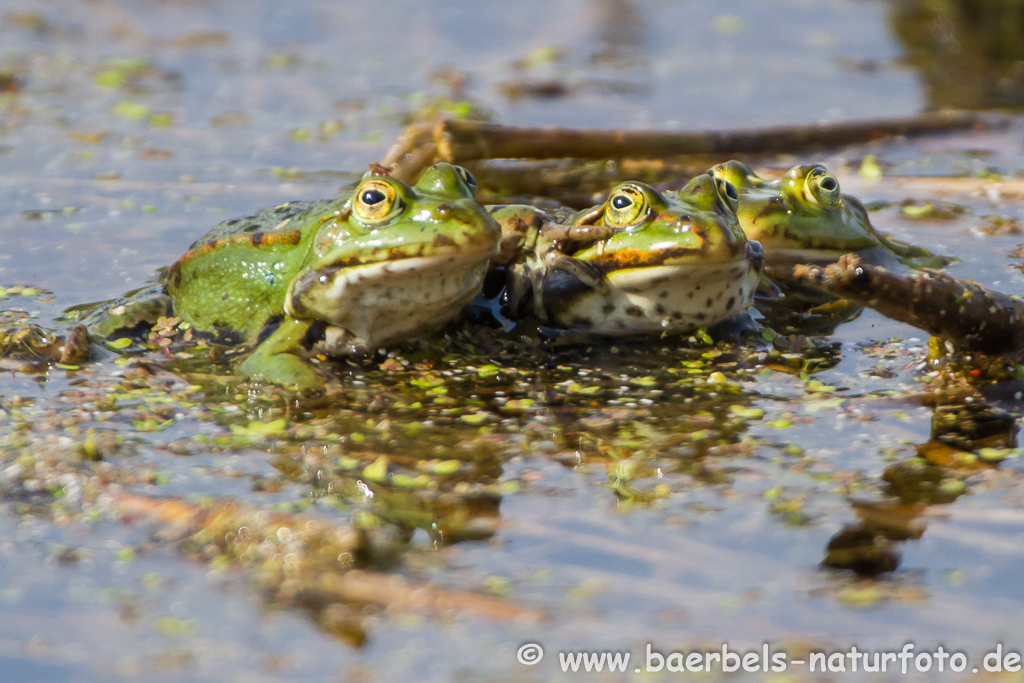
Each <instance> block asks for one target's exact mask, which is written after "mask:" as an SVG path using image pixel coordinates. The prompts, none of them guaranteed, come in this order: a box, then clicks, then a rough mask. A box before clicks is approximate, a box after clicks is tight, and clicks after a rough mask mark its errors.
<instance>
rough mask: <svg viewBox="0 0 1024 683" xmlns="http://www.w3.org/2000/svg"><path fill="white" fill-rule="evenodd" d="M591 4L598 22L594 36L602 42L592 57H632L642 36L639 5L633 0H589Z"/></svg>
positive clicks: (615, 58)
mask: <svg viewBox="0 0 1024 683" xmlns="http://www.w3.org/2000/svg"><path fill="white" fill-rule="evenodd" d="M591 6H592V12H593V14H594V23H595V24H597V40H598V42H599V43H600V44H601V45H602V49H599V50H597V51H596V52H594V54H593V55H592V56H591V59H592V60H594V61H617V60H622V59H625V58H628V57H630V56H634V57H635V55H636V53H637V52H639V50H640V48H641V45H642V43H643V37H644V22H643V14H642V12H641V10H640V7H639V5H637V3H636V2H634V1H633V0H591Z"/></svg>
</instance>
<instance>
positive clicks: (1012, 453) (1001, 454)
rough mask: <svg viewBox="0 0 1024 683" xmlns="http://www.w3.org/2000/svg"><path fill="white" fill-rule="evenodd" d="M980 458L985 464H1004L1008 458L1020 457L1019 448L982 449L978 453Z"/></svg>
mask: <svg viewBox="0 0 1024 683" xmlns="http://www.w3.org/2000/svg"><path fill="white" fill-rule="evenodd" d="M978 457H979V458H981V459H982V460H984V461H985V462H1002V461H1003V460H1006V459H1007V458H1018V457H1020V449H1019V448H982V449H980V450H979V451H978Z"/></svg>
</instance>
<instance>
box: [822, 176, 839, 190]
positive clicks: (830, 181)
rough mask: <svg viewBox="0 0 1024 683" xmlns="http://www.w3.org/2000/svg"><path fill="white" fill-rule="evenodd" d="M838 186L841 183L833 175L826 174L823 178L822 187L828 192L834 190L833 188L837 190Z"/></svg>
mask: <svg viewBox="0 0 1024 683" xmlns="http://www.w3.org/2000/svg"><path fill="white" fill-rule="evenodd" d="M838 187H839V183H837V182H836V179H835V178H833V177H832V176H825V177H824V178H822V179H821V189H823V190H825V191H826V192H832V191H833V190H836V189H837V188H838Z"/></svg>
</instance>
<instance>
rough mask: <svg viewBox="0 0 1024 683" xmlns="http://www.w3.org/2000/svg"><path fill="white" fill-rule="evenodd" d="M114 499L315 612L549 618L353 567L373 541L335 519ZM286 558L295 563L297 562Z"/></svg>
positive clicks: (227, 505) (236, 505)
mask: <svg viewBox="0 0 1024 683" xmlns="http://www.w3.org/2000/svg"><path fill="white" fill-rule="evenodd" d="M110 495H111V497H112V498H113V501H114V502H115V504H116V505H118V507H119V508H120V509H121V511H122V512H124V513H126V514H129V515H141V516H146V517H149V518H152V519H155V520H157V521H159V522H160V523H161V524H163V525H164V529H163V531H164V533H163V535H164V536H165V537H167V536H170V537H171V538H176V539H179V540H181V541H182V542H183V543H184V546H185V547H186V549H188V550H189V551H190V554H191V555H193V556H195V557H199V558H206V559H208V560H209V559H212V558H215V557H217V558H220V559H221V560H227V561H229V562H231V563H233V564H237V565H239V566H241V567H243V568H246V569H250V570H252V576H253V579H254V580H255V582H256V583H257V585H258V586H259V588H260V589H262V591H264V592H265V593H267V594H270V595H273V596H274V598H275V599H276V600H278V601H280V602H281V603H284V604H289V605H293V606H301V607H304V608H306V609H310V610H312V611H314V612H315V613H320V612H323V611H324V610H326V609H327V608H328V607H330V606H331V605H334V604H337V603H356V604H365V605H376V606H379V607H386V608H391V609H398V610H410V611H416V612H427V613H431V614H437V613H443V612H450V611H457V612H464V613H468V614H473V615H476V616H479V617H483V618H487V619H497V620H511V619H522V620H527V621H537V620H539V619H541V618H542V616H543V615H542V614H541V612H539V611H538V610H535V609H531V608H528V607H520V606H519V605H515V604H514V603H511V602H508V601H507V600H502V599H500V598H496V597H491V596H488V595H481V594H478V593H471V592H468V591H459V590H452V589H444V588H438V587H436V586H431V585H429V584H419V583H415V582H413V581H410V580H408V579H405V578H403V577H400V576H393V575H389V574H383V573H380V572H374V571H370V570H367V569H354V568H351V565H352V564H354V563H356V562H357V561H358V558H359V557H361V556H363V555H365V554H366V553H367V552H370V551H371V548H369V545H370V544H369V541H368V539H367V536H366V534H364V533H363V532H361V531H359V530H357V529H354V528H351V527H345V526H341V527H338V526H335V525H334V524H332V523H330V522H329V521H327V520H321V519H314V518H310V517H304V516H300V515H286V514H282V513H274V512H266V511H263V510H260V509H258V508H255V507H252V506H250V505H246V504H244V503H240V502H237V501H230V500H229V501H217V502H216V503H208V504H204V505H196V504H193V503H189V502H187V501H183V500H178V499H173V498H167V499H159V498H150V497H148V496H143V495H138V494H133V493H111V494H110ZM268 546H270V547H272V548H273V550H270V549H269V548H268ZM268 558H269V559H268ZM282 558H291V563H289V562H288V561H286V559H282ZM342 558H348V559H347V560H345V561H344V562H342Z"/></svg>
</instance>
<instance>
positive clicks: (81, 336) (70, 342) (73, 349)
mask: <svg viewBox="0 0 1024 683" xmlns="http://www.w3.org/2000/svg"><path fill="white" fill-rule="evenodd" d="M57 348H58V350H59V351H60V358H59V361H60V362H61V363H63V364H65V365H78V364H79V363H81V362H82V361H84V360H85V359H86V358H88V357H89V355H90V353H91V349H92V338H91V337H90V336H89V331H88V330H87V329H85V325H72V326H71V329H69V330H68V333H67V334H66V335H65V336H64V338H63V339H62V340H61V343H60V345H59V346H58V347H57Z"/></svg>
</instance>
